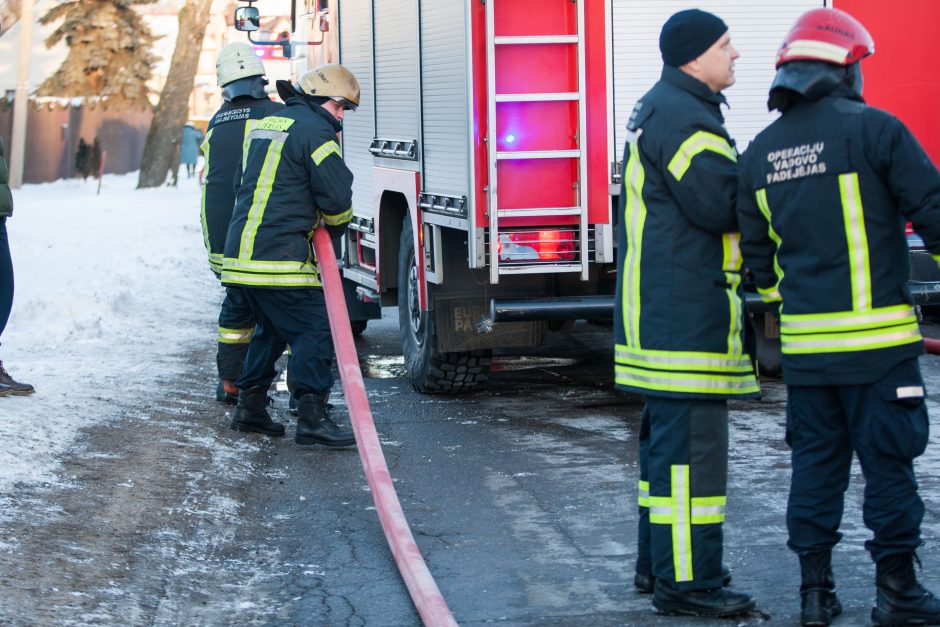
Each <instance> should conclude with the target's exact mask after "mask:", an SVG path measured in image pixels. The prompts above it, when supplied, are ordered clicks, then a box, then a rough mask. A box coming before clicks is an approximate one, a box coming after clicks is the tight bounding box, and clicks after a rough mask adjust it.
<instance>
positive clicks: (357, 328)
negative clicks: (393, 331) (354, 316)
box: [349, 320, 369, 335]
mask: <svg viewBox="0 0 940 627" xmlns="http://www.w3.org/2000/svg"><path fill="white" fill-rule="evenodd" d="M349 326H350V327H352V334H353V335H362V334H363V333H364V332H365V330H366V327H367V326H369V321H368V320H350V321H349Z"/></svg>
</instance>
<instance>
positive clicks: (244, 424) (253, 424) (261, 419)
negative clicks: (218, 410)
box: [231, 386, 284, 437]
mask: <svg viewBox="0 0 940 627" xmlns="http://www.w3.org/2000/svg"><path fill="white" fill-rule="evenodd" d="M267 404H268V390H267V388H263V387H260V386H259V387H253V388H248V389H247V390H241V391H240V392H239V393H238V405H236V407H235V415H234V416H233V417H232V424H231V427H232V429H233V430H235V431H251V432H254V433H263V434H264V435H270V436H273V437H280V436H282V435H284V425H282V424H281V423H279V422H274V421H273V420H271V416H270V415H268V410H267V409H265V406H266V405H267Z"/></svg>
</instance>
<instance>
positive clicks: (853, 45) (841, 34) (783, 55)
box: [777, 9, 875, 68]
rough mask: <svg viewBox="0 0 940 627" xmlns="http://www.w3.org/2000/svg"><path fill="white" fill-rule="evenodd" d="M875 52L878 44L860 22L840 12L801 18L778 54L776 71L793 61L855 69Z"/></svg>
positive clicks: (818, 11)
mask: <svg viewBox="0 0 940 627" xmlns="http://www.w3.org/2000/svg"><path fill="white" fill-rule="evenodd" d="M874 51H875V40H874V39H872V38H871V34H869V32H868V30H867V29H866V28H865V27H864V26H862V23H861V22H859V21H858V20H857V19H855V18H854V17H852V16H851V15H849V14H848V13H846V12H845V11H840V10H839V9H813V10H812V11H807V12H806V13H804V14H803V15H801V16H800V17H799V18H798V19H797V20H796V23H795V24H794V25H793V28H791V29H790V32H789V33H787V36H786V37H784V39H783V44H781V46H780V50H779V51H778V52H777V67H778V68H779V67H780V66H781V65H783V64H784V63H789V62H790V61H825V62H826V63H833V64H835V65H852V64H853V63H855V62H856V61H860V60H861V59H864V58H865V57H867V56H868V55H870V54H872V53H873V52H874Z"/></svg>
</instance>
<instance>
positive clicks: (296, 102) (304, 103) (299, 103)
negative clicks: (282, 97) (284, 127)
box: [284, 95, 343, 133]
mask: <svg viewBox="0 0 940 627" xmlns="http://www.w3.org/2000/svg"><path fill="white" fill-rule="evenodd" d="M284 104H285V105H287V106H288V107H307V108H309V109H310V110H311V111H313V112H314V113H316V114H317V115H319V116H321V117H322V118H323V119H324V120H326V121H327V122H329V123H330V125H331V126H332V127H333V128H334V129H335V130H336V132H337V133H339V132H340V131H341V130H343V124H342V122H340V121H339V120H337V119H336V118H335V117H333V114H332V113H330V112H329V111H327V110H326V109H324V108H323V107H321V106H320V105H318V104H316V103H314V102H310V100H308V99H307V98H306V97H304V96H300V95H298V96H291V97H290V98H288V99H287V101H286V102H285V103H284Z"/></svg>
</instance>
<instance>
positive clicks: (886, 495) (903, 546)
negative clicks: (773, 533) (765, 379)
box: [786, 358, 928, 562]
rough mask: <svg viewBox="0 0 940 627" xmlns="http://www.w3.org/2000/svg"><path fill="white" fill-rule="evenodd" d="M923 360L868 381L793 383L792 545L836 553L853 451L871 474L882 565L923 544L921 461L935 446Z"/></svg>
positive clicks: (875, 551)
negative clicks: (930, 442)
mask: <svg viewBox="0 0 940 627" xmlns="http://www.w3.org/2000/svg"><path fill="white" fill-rule="evenodd" d="M924 396H925V393H924V383H923V379H922V378H921V374H920V367H919V365H918V363H917V359H916V358H914V359H908V360H905V361H903V362H901V363H899V364H897V365H896V366H895V367H893V368H892V369H891V370H889V371H888V372H887V374H885V375H884V376H883V377H882V378H881V379H879V380H878V381H876V382H874V383H869V384H865V385H837V386H835V385H834V386H798V385H791V386H788V387H787V434H786V438H787V443H788V444H789V445H790V448H791V458H792V467H793V475H792V479H791V482H790V497H789V501H788V504H787V530H788V532H789V540H788V542H787V544H788V546H789V547H790V549H792V550H793V551H794V552H796V553H797V554H799V555H806V554H809V553H815V552H818V551H826V550H830V549H831V548H832V547H833V546H835V544H836V543H837V542H838V541H839V539H840V538H841V537H842V534H841V533H839V525H840V523H841V521H842V512H843V506H844V494H845V490H846V488H847V487H848V485H849V473H850V469H851V464H852V453H853V451H854V453H855V454H856V455H857V456H858V461H859V465H860V466H861V469H862V473H863V474H864V476H865V501H864V504H863V506H862V516H863V519H864V522H865V526H867V527H868V528H869V529H870V530H871V531H872V533H873V534H874V535H873V537H872V538H871V539H870V540H868V541H867V542H866V543H865V548H866V549H867V550H868V551H869V552H870V553H871V556H872V558H873V559H874V560H875V561H876V562H877V561H878V560H880V559H881V558H882V557H885V556H887V555H891V554H895V553H909V552H911V551H913V550H915V549H916V548H917V547H918V546H920V544H921V539H920V523H921V520H922V519H923V517H924V503H923V501H921V499H920V496H918V494H917V479H916V478H915V476H914V465H913V461H914V458H915V457H917V456H918V455H920V454H921V453H923V452H924V449H925V448H926V447H927V436H928V418H927V408H926V405H925V402H924Z"/></svg>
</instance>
